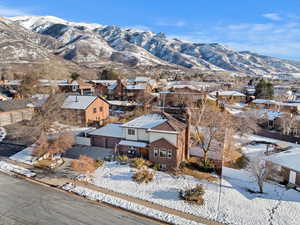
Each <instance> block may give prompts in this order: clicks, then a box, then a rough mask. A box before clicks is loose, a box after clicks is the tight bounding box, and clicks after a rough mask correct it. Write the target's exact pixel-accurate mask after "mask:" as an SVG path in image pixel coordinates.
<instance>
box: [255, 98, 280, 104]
mask: <svg viewBox="0 0 300 225" xmlns="http://www.w3.org/2000/svg"><path fill="white" fill-rule="evenodd" d="M252 103H254V104H275V103H276V101H274V100H269V99H255V100H253V101H252Z"/></svg>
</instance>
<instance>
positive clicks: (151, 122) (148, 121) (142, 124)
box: [122, 113, 167, 129]
mask: <svg viewBox="0 0 300 225" xmlns="http://www.w3.org/2000/svg"><path fill="white" fill-rule="evenodd" d="M166 121H167V119H165V118H164V117H163V116H162V115H161V114H160V113H150V114H146V115H143V116H140V117H138V118H136V119H134V120H131V121H129V122H127V123H125V124H123V125H122V127H132V128H144V129H151V128H153V127H156V126H158V125H160V124H162V123H164V122H166Z"/></svg>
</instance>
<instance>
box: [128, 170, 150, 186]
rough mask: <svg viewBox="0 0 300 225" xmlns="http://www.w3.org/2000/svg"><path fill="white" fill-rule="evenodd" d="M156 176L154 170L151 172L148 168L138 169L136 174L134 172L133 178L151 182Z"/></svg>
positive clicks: (137, 180) (139, 181)
mask: <svg viewBox="0 0 300 225" xmlns="http://www.w3.org/2000/svg"><path fill="white" fill-rule="evenodd" d="M153 178H154V172H151V171H149V170H147V169H142V170H138V171H137V172H136V173H135V174H133V176H132V179H133V180H134V181H136V182H137V183H139V184H141V183H146V184H147V183H149V182H150V181H152V180H153Z"/></svg>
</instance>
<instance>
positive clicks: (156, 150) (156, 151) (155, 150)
mask: <svg viewBox="0 0 300 225" xmlns="http://www.w3.org/2000/svg"><path fill="white" fill-rule="evenodd" d="M153 152H154V157H155V158H157V157H158V148H154V149H153Z"/></svg>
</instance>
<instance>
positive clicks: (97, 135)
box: [90, 112, 189, 169]
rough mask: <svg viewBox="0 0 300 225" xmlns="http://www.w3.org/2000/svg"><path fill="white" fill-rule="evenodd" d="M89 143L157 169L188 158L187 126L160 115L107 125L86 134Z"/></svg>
mask: <svg viewBox="0 0 300 225" xmlns="http://www.w3.org/2000/svg"><path fill="white" fill-rule="evenodd" d="M90 136H91V139H92V144H93V145H96V146H99V147H114V149H115V153H116V154H121V155H128V156H129V157H143V158H145V159H147V160H150V161H151V162H153V163H158V164H159V165H160V168H161V169H174V168H178V167H179V165H180V162H182V161H183V160H185V159H187V158H188V155H189V148H188V146H189V144H188V142H189V126H188V125H186V124H185V123H183V122H180V121H178V120H177V119H175V118H174V117H172V116H171V115H169V114H167V113H164V112H153V113H149V114H146V115H143V116H140V117H138V118H136V119H134V120H132V121H129V122H128V123H125V124H114V125H112V124H110V125H108V126H105V127H102V128H100V129H98V130H96V131H93V132H91V133H90Z"/></svg>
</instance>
